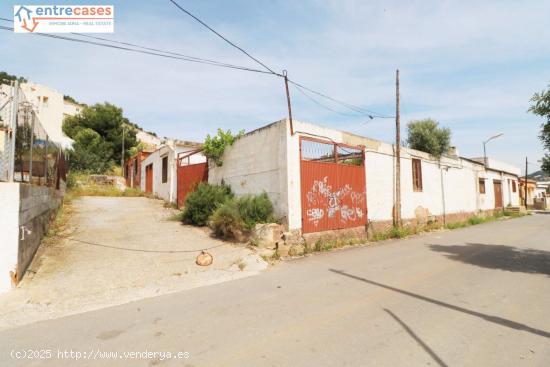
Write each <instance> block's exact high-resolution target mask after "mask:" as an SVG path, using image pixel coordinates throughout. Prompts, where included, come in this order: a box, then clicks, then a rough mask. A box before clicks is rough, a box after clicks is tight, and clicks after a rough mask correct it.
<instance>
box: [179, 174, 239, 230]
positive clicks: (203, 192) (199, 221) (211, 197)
mask: <svg viewBox="0 0 550 367" xmlns="http://www.w3.org/2000/svg"><path fill="white" fill-rule="evenodd" d="M232 198H233V193H232V192H231V188H230V187H229V186H227V185H224V184H222V185H210V184H207V183H200V184H199V185H198V186H197V188H196V189H195V191H193V192H192V193H190V194H189V195H188V196H187V198H186V199H185V209H184V210H183V221H184V222H185V223H191V224H195V225H198V226H204V225H205V224H206V223H207V221H208V218H209V217H210V216H211V215H212V213H214V210H216V208H217V207H218V206H220V205H222V204H223V203H225V202H226V201H227V200H228V199H232Z"/></svg>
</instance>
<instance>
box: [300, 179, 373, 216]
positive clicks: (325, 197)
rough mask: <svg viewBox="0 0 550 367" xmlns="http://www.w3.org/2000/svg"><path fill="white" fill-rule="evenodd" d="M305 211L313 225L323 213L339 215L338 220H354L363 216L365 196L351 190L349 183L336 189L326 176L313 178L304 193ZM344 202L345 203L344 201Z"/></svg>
mask: <svg viewBox="0 0 550 367" xmlns="http://www.w3.org/2000/svg"><path fill="white" fill-rule="evenodd" d="M306 198H307V206H308V208H309V209H307V211H306V215H307V217H308V220H309V221H310V222H312V223H313V224H314V225H315V226H317V225H318V224H319V221H321V220H322V219H323V218H324V217H325V215H326V216H327V217H328V218H330V219H334V218H335V216H337V215H339V217H340V221H341V222H343V223H347V222H348V221H351V222H353V221H356V220H358V219H361V218H363V215H364V213H363V209H362V208H364V206H365V202H364V201H365V196H364V194H363V193H360V192H356V191H353V189H352V187H351V186H350V185H349V184H345V185H344V186H342V187H339V188H338V189H336V190H333V188H332V186H331V185H329V183H328V177H327V176H325V177H323V179H322V180H315V181H314V182H313V186H312V187H311V189H310V190H309V191H308V192H307V194H306ZM344 202H346V203H344Z"/></svg>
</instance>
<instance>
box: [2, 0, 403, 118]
mask: <svg viewBox="0 0 550 367" xmlns="http://www.w3.org/2000/svg"><path fill="white" fill-rule="evenodd" d="M170 2H172V3H173V4H174V5H175V6H176V7H178V8H179V9H180V10H181V11H183V12H184V13H186V14H188V15H189V16H190V17H192V18H193V19H195V20H196V21H197V22H199V23H200V24H201V25H203V26H204V27H206V28H207V29H209V30H210V31H211V32H213V33H214V34H216V35H217V36H218V37H220V38H222V39H223V40H224V41H225V42H227V43H228V44H230V45H231V46H232V47H235V48H237V49H238V50H239V51H241V52H243V53H244V54H245V55H246V56H248V57H249V58H250V59H252V60H253V61H255V62H256V63H258V64H259V65H261V66H262V67H263V68H265V69H266V70H267V71H263V70H259V69H253V68H249V67H245V66H239V65H233V64H228V63H223V62H219V61H215V60H209V59H204V58H199V57H195V56H189V55H184V54H181V53H177V52H173V51H164V50H160V49H157V48H151V47H147V46H140V45H137V44H134V43H129V42H122V41H116V40H112V39H108V38H103V37H97V36H91V35H87V34H82V33H72V34H73V35H76V36H80V37H86V38H91V39H95V40H100V41H106V42H111V43H115V44H121V45H124V46H131V47H137V48H140V49H141V50H137V49H134V48H128V47H120V46H115V45H110V44H105V43H100V42H95V41H87V40H82V39H76V38H71V37H67V36H59V35H53V34H47V33H33V34H35V35H39V36H43V37H50V38H56V39H62V40H66V41H72V42H80V43H86V44H91V45H96V46H102V47H109V48H113V49H120V50H124V51H129V52H138V53H142V54H147V55H153V56H160V57H164V58H170V59H177V60H183V61H188V62H195V63H201V64H206V65H212V66H218V67H225V68H230V69H236V70H243V71H251V72H256V73H263V74H272V75H275V76H278V77H283V75H282V74H280V73H277V72H275V71H273V70H272V69H271V68H270V67H268V66H267V65H265V64H264V63H263V62H261V61H260V60H258V59H257V58H255V57H253V56H252V55H251V54H250V53H248V52H247V51H245V50H244V49H243V48H241V47H239V46H238V45H236V44H235V43H233V42H231V41H230V40H228V39H227V38H226V37H224V36H223V35H221V34H220V33H219V32H217V31H216V30H214V29H213V28H212V27H210V26H209V25H208V24H206V23H205V22H203V21H202V20H200V19H199V18H198V17H196V16H195V15H193V14H191V13H190V12H189V11H188V10H186V9H184V8H183V7H182V6H181V5H179V4H178V3H177V2H176V1H174V0H170ZM0 20H4V21H8V22H12V23H13V20H11V19H6V18H0ZM0 29H3V30H12V31H13V28H8V27H3V26H0ZM288 82H289V83H291V84H293V85H294V86H295V87H297V89H298V90H299V91H300V92H301V93H302V94H304V95H305V96H306V97H307V98H308V99H310V100H311V101H313V102H314V103H316V104H317V105H319V106H321V107H323V108H325V109H327V110H330V111H332V112H335V113H338V114H341V115H346V116H356V115H352V114H345V113H343V112H340V111H337V110H334V109H332V108H330V107H328V106H326V105H323V104H322V103H320V102H319V101H318V100H315V99H314V98H313V97H312V96H310V95H308V94H306V93H305V91H308V92H310V93H313V94H316V95H318V96H320V97H323V98H325V99H328V100H330V101H332V102H335V103H337V104H340V105H342V106H344V107H346V108H347V109H349V110H351V111H353V112H355V113H357V114H358V115H359V116H368V117H369V118H371V119H372V118H388V119H389V118H395V117H394V116H388V115H384V114H381V113H378V112H375V111H372V110H368V109H366V108H363V107H360V106H356V105H353V104H351V103H347V102H344V101H341V100H338V99H336V98H333V97H331V96H329V95H327V94H325V93H322V92H319V91H317V90H314V89H312V88H309V87H306V86H305V85H303V84H301V83H298V82H296V81H294V80H290V79H288Z"/></svg>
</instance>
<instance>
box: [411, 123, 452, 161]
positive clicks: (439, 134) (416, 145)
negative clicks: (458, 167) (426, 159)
mask: <svg viewBox="0 0 550 367" xmlns="http://www.w3.org/2000/svg"><path fill="white" fill-rule="evenodd" d="M407 130H408V136H407V144H408V146H409V147H410V148H412V149H416V150H420V151H423V152H427V153H430V154H431V155H433V156H434V157H437V158H439V157H441V155H442V154H444V153H445V152H447V151H448V150H449V147H450V145H451V130H450V129H449V128H446V127H439V123H438V122H437V121H435V120H432V119H429V118H428V119H423V120H415V121H411V122H409V123H408V124H407Z"/></svg>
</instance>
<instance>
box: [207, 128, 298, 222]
mask: <svg viewBox="0 0 550 367" xmlns="http://www.w3.org/2000/svg"><path fill="white" fill-rule="evenodd" d="M286 134H287V127H286V125H285V121H280V122H277V123H274V124H271V125H268V126H266V127H263V128H260V129H258V130H254V131H252V132H250V133H248V134H246V135H244V136H243V137H241V138H240V139H238V140H237V141H236V142H235V143H234V144H233V146H231V147H228V148H226V150H225V152H224V155H223V158H222V159H223V165H222V166H221V167H218V166H216V165H215V164H214V163H213V162H210V168H209V172H208V182H209V183H211V184H220V183H221V181H222V179H223V180H224V181H225V183H226V184H228V185H230V186H231V189H232V190H233V192H234V193H235V194H236V195H244V194H261V193H262V192H263V191H265V192H266V193H267V194H268V196H269V198H270V200H271V202H272V203H273V206H274V211H275V215H276V216H278V217H280V218H282V217H284V218H283V221H286V216H287V213H288V200H287V193H286V191H287V156H286V154H287V146H286V143H287V141H286ZM298 185H299V182H298Z"/></svg>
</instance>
